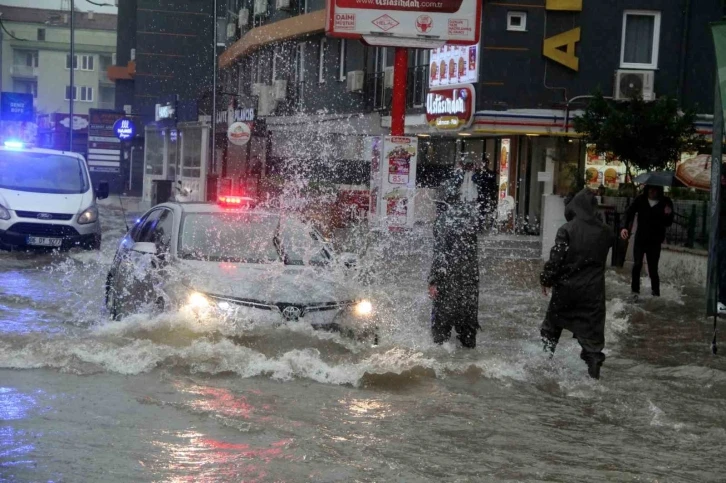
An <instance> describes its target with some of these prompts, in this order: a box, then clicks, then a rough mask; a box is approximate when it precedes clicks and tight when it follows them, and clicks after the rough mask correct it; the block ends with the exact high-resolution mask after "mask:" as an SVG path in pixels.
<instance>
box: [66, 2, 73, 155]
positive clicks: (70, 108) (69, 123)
mask: <svg viewBox="0 0 726 483" xmlns="http://www.w3.org/2000/svg"><path fill="white" fill-rule="evenodd" d="M74 8H75V6H74V2H73V0H71V13H70V17H69V21H70V22H69V23H70V27H71V68H70V71H71V92H69V95H68V97H69V99H70V100H69V101H68V105H69V109H68V114H69V119H68V131H69V132H70V135H69V139H70V149H69V151H71V152H73V97H74V95H73V94H74V89H73V85H74V80H75V79H74V75H75V72H74V71H75V62H74V58H75V57H74V54H75V50H74V45H73V43H74V40H75V32H74V30H73V10H74Z"/></svg>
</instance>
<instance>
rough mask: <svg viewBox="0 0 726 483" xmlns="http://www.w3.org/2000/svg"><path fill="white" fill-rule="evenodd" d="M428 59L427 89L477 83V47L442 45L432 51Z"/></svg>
mask: <svg viewBox="0 0 726 483" xmlns="http://www.w3.org/2000/svg"><path fill="white" fill-rule="evenodd" d="M429 58H430V60H429V87H438V86H447V85H455V84H476V83H477V82H478V81H479V46H478V45H444V46H442V47H440V48H438V49H433V50H432V51H431V54H430V56H429Z"/></svg>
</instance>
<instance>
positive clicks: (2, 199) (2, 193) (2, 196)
mask: <svg viewBox="0 0 726 483" xmlns="http://www.w3.org/2000/svg"><path fill="white" fill-rule="evenodd" d="M92 203H93V192H92V191H91V190H88V192H86V193H73V194H63V195H59V194H52V193H33V192H29V191H15V190H8V189H4V188H0V204H2V205H3V206H4V207H5V208H7V209H9V210H13V211H36V212H41V213H65V214H76V213H79V212H80V211H81V210H84V209H86V208H88V207H89V206H90V205H91V204H92Z"/></svg>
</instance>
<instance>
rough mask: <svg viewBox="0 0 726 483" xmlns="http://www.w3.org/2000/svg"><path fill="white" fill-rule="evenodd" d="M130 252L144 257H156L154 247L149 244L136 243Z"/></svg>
mask: <svg viewBox="0 0 726 483" xmlns="http://www.w3.org/2000/svg"><path fill="white" fill-rule="evenodd" d="M131 251H134V252H137V253H143V254H145V255H156V252H157V250H156V245H155V244H153V243H151V242H136V243H134V244H133V245H132V246H131Z"/></svg>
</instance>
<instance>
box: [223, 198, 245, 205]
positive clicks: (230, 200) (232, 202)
mask: <svg viewBox="0 0 726 483" xmlns="http://www.w3.org/2000/svg"><path fill="white" fill-rule="evenodd" d="M246 201H247V200H245V199H244V198H242V197H241V196H220V197H219V199H218V201H217V202H218V203H219V204H220V205H241V204H243V203H245V202H246Z"/></svg>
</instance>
